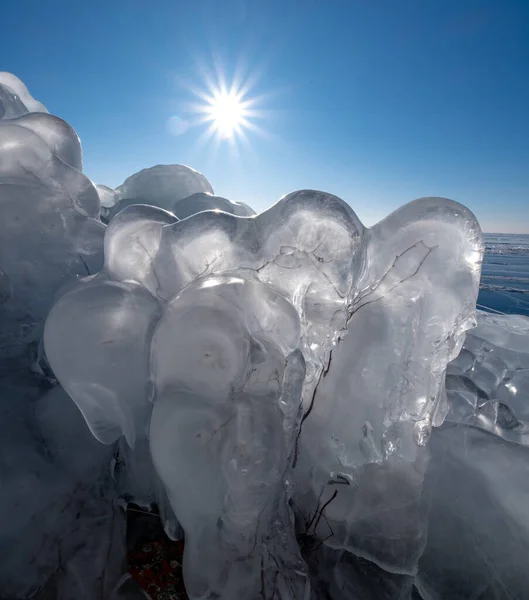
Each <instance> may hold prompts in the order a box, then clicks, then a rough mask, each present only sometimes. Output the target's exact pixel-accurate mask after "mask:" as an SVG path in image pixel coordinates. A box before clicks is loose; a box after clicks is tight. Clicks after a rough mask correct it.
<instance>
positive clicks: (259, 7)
mask: <svg viewBox="0 0 529 600" xmlns="http://www.w3.org/2000/svg"><path fill="white" fill-rule="evenodd" d="M0 30H1V34H0V70H7V71H11V72H13V73H15V74H16V75H18V76H19V77H20V78H21V79H22V80H23V81H24V82H25V83H26V85H27V86H28V87H29V89H30V92H31V93H32V95H33V96H34V97H36V98H38V99H39V100H40V101H42V102H43V103H44V104H45V105H46V106H47V107H48V109H49V110H50V112H52V113H54V114H57V115H59V116H61V117H63V118H64V119H66V120H67V121H68V122H69V123H70V124H71V125H73V127H74V128H75V129H76V130H77V132H78V134H79V135H80V137H81V140H82V143H83V148H84V160H85V172H86V173H87V175H88V176H89V177H91V178H92V179H93V180H94V181H95V182H96V183H105V184H107V185H111V186H112V187H115V186H117V185H119V184H120V183H122V181H123V180H124V179H125V178H126V177H127V176H128V175H131V174H132V173H134V172H136V171H138V170H140V169H142V168H144V167H148V166H152V165H155V164H160V163H161V164H168V163H184V164H188V165H190V166H192V167H194V168H196V169H198V170H199V171H202V172H203V173H204V174H205V175H206V176H207V177H208V179H209V180H210V181H211V183H212V185H213V187H214V189H215V192H216V193H218V194H219V195H223V196H225V197H228V198H230V199H232V200H239V201H244V202H247V203H249V204H251V205H252V206H254V208H256V209H257V210H262V209H264V208H266V207H267V206H268V205H270V204H272V203H273V202H275V201H276V200H277V199H278V198H279V197H280V196H282V195H283V194H285V193H287V192H290V191H293V190H295V189H300V188H315V189H323V190H325V191H329V192H332V193H334V194H336V195H338V196H340V197H341V198H343V199H344V200H346V201H347V202H349V203H350V204H351V206H352V207H353V208H354V209H355V210H356V212H357V213H358V215H359V216H360V218H361V219H362V220H363V221H364V222H365V223H366V224H368V225H371V224H373V223H374V222H376V221H377V220H379V219H380V218H382V217H384V216H385V215H387V214H388V213H389V212H391V211H392V210H394V209H395V208H397V207H398V206H399V205H401V204H403V203H404V202H407V201H408V200H412V199H414V198H417V197H420V196H426V195H438V196H446V197H449V198H453V199H455V200H458V201H460V202H463V203H464V204H466V205H467V206H468V207H469V208H471V209H472V210H473V211H474V212H475V213H476V215H477V216H478V218H479V219H480V221H481V223H482V227H483V229H484V230H485V231H513V232H529V1H528V0H518V1H516V0H472V1H471V0H281V1H278V0H214V1H206V0H189V1H187V0H184V1H181V2H180V1H177V0H172V1H168V0H152V1H151V2H147V1H146V0H126V1H124V0H106V1H104V2H102V1H100V0H90V1H87V2H84V3H82V2H71V0H68V1H62V0H49V1H48V2H42V1H41V0H38V1H36V0H26V1H25V2H19V1H18V0H7V5H6V4H4V5H3V6H2V16H1V23H0ZM219 72H222V73H223V74H224V76H225V78H226V80H227V81H228V82H230V81H231V80H232V79H233V77H234V76H235V75H236V76H237V77H238V78H239V79H240V80H241V81H247V82H249V83H251V86H250V91H249V93H248V97H250V98H251V97H253V98H257V99H259V101H258V104H257V106H258V107H259V109H260V114H259V117H258V118H256V119H255V123H256V124H258V125H259V127H260V129H262V130H263V131H264V133H257V132H256V133H252V132H249V133H248V135H247V138H248V142H247V143H246V144H243V143H242V141H240V140H239V142H237V143H236V144H234V143H229V142H226V141H223V142H221V143H220V144H219V143H215V141H214V140H212V141H211V142H210V143H206V144H204V143H203V142H202V143H201V142H200V140H201V139H202V138H203V133H204V129H205V128H204V126H203V125H193V126H191V127H189V128H188V129H187V131H185V132H184V133H181V134H180V135H174V134H173V133H172V132H171V130H170V128H169V127H168V122H169V120H170V119H171V117H175V116H177V117H179V118H180V119H182V120H184V121H187V122H190V123H192V124H193V123H194V122H195V120H196V115H193V114H192V113H191V112H190V111H189V104H190V102H191V101H193V99H194V97H193V94H192V92H191V91H190V90H191V89H192V88H199V89H205V88H206V80H207V78H208V77H210V78H211V76H212V75H215V74H216V73H219ZM195 100H196V99H195Z"/></svg>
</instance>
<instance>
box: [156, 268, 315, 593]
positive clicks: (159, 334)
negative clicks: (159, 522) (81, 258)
mask: <svg viewBox="0 0 529 600" xmlns="http://www.w3.org/2000/svg"><path fill="white" fill-rule="evenodd" d="M298 339H299V323H298V318H297V314H296V312H295V310H294V309H293V307H292V305H290V304H289V303H288V302H287V301H286V300H285V299H283V298H282V297H281V296H280V295H279V294H278V293H277V292H275V291H274V290H273V289H271V288H269V287H268V286H266V285H265V284H262V283H259V282H256V281H251V282H248V281H245V280H243V279H240V278H236V277H225V278H223V277H214V278H207V279H205V280H203V281H201V282H198V284H197V285H191V286H188V287H187V288H186V289H185V290H184V291H182V293H181V294H179V295H178V296H177V297H176V298H175V299H174V300H172V301H171V303H170V305H169V306H168V307H167V310H166V311H165V313H164V316H163V317H162V319H161V321H160V322H159V324H158V326H157V328H156V332H155V335H154V339H153V345H152V348H153V350H152V353H153V354H152V357H153V364H152V368H153V374H154V379H155V384H156V391H157V399H156V403H155V406H154V410H153V414H152V419H151V429H150V440H151V450H152V454H153V459H154V464H155V466H156V469H157V471H158V473H159V474H160V476H161V478H162V480H163V481H164V483H165V485H166V487H167V490H168V493H169V499H170V501H171V504H172V506H173V508H174V511H175V513H176V515H177V517H178V519H179V521H180V523H181V524H182V526H183V528H184V531H185V539H186V549H185V561H184V576H185V581H186V588H187V591H188V594H189V596H190V597H191V598H203V597H218V598H226V599H228V598H257V597H259V594H262V595H263V597H266V598H271V599H272V598H281V597H283V593H284V592H282V591H280V590H286V589H288V590H289V597H290V598H293V599H294V598H296V599H300V600H302V599H305V598H307V594H308V589H309V588H308V579H307V576H306V575H305V574H304V570H305V569H304V565H303V561H302V559H301V556H300V554H299V550H298V547H297V544H296V541H295V537H294V531H293V527H292V523H291V519H290V515H289V510H288V504H287V490H286V485H285V477H286V471H287V468H288V460H289V449H291V447H292V443H293V435H294V433H295V431H294V430H292V428H288V427H285V425H286V424H287V423H288V420H289V418H290V417H291V414H292V411H293V412H294V414H295V413H296V412H297V408H298V407H299V403H300V400H301V399H300V392H301V388H300V386H297V394H296V393H294V394H289V393H288V390H287V389H285V388H286V387H288V386H292V385H293V384H294V380H295V379H297V380H299V381H301V380H302V378H303V371H301V372H299V371H297V370H296V369H294V370H292V369H285V365H286V364H288V363H289V353H291V352H292V351H293V350H295V348H296V345H297V342H298ZM298 365H299V366H298V368H301V369H302V366H303V365H302V363H298ZM285 377H288V380H285ZM294 387H296V386H294ZM205 490H207V493H205ZM276 588H277V591H274V590H276Z"/></svg>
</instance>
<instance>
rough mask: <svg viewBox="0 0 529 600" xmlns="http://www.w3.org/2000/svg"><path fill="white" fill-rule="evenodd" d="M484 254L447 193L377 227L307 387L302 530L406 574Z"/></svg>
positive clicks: (475, 231) (299, 490) (419, 541)
mask: <svg viewBox="0 0 529 600" xmlns="http://www.w3.org/2000/svg"><path fill="white" fill-rule="evenodd" d="M482 252H483V247H482V241H481V233H480V229H479V226H478V224H477V221H476V220H475V218H474V217H473V215H472V214H471V213H470V212H469V211H467V210H466V209H465V208H463V207H462V206H460V205H457V204H455V203H453V202H450V201H448V200H443V199H439V198H437V199H422V200H418V201H415V202H412V203H410V204H408V205H406V206H404V207H402V208H400V209H399V210H398V211H396V212H395V213H393V214H392V215H390V216H389V217H387V218H386V219H385V220H383V221H381V222H380V223H379V224H378V225H375V227H374V228H373V229H372V230H370V231H369V232H367V233H366V234H365V235H364V241H363V248H362V253H361V254H360V255H359V261H358V262H357V263H356V264H357V265H358V266H356V268H354V267H353V268H354V270H353V274H354V276H353V280H352V284H351V285H352V287H351V291H350V292H349V293H348V295H347V304H346V306H345V307H344V308H345V311H344V312H345V315H344V318H343V321H342V325H341V328H340V329H339V330H338V331H337V333H336V337H335V343H334V345H333V346H331V347H329V349H328V352H327V355H326V356H325V358H324V360H323V361H322V364H321V367H320V368H319V370H318V371H317V372H316V373H317V375H316V377H315V378H314V380H313V381H308V382H306V387H305V399H306V404H305V414H304V417H303V421H302V430H301V437H300V440H299V461H298V462H299V464H298V465H296V469H295V472H294V476H295V478H296V483H297V487H296V494H297V495H296V496H295V500H296V502H297V504H298V505H299V506H300V507H302V511H303V512H304V513H305V514H306V515H311V514H312V515H313V514H316V512H317V511H323V508H325V511H324V513H323V512H322V514H323V515H324V516H325V519H323V518H322V519H319V522H318V525H319V527H316V525H315V524H314V523H312V524H311V527H310V530H309V531H308V532H307V533H311V534H312V535H316V536H317V537H320V538H323V537H326V538H328V540H327V543H328V544H329V545H332V546H333V547H335V548H345V549H348V550H350V551H352V552H354V553H356V554H357V555H358V556H361V557H364V558H368V559H370V560H372V561H374V562H375V563H376V564H378V565H379V566H381V567H383V568H384V569H386V570H388V571H390V572H393V573H401V574H409V575H413V574H414V573H415V572H416V569H417V561H418V559H419V557H420V553H421V551H422V547H423V543H424V539H425V534H426V528H425V523H424V518H423V514H422V511H421V508H420V497H421V489H422V479H423V476H424V468H425V464H426V459H427V452H426V449H425V447H424V444H425V442H426V441H427V438H428V435H429V431H430V430H431V427H432V424H440V423H441V422H442V420H443V418H444V414H445V412H446V403H445V398H444V393H443V392H444V388H443V382H444V372H445V369H446V366H447V363H448V362H449V361H450V360H452V359H453V358H455V357H456V356H457V354H458V352H459V350H460V347H461V344H462V342H463V339H464V332H465V330H467V329H469V328H470V327H472V325H473V323H474V310H475V309H474V307H475V301H476V296H477V291H478V283H479V276H480V265H481V257H482ZM298 495H299V497H298ZM309 521H310V519H308V520H307V522H309ZM330 532H332V535H330Z"/></svg>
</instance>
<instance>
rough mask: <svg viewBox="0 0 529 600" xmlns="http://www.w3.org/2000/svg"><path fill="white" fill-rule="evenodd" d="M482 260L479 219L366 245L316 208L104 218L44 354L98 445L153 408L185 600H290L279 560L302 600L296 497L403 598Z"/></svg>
mask: <svg viewBox="0 0 529 600" xmlns="http://www.w3.org/2000/svg"><path fill="white" fill-rule="evenodd" d="M481 255H482V244H481V234H480V230H479V226H478V225H477V223H476V221H475V219H474V217H473V216H472V215H471V213H469V212H468V211H467V210H466V209H464V208H463V207H462V206H460V205H458V204H456V203H454V202H451V201H449V200H443V199H422V200H418V201H416V202H414V203H411V204H409V205H407V206H405V207H403V208H402V209H400V210H399V211H397V212H396V213H394V214H393V215H391V216H390V217H388V219H386V220H385V221H383V222H381V223H380V224H379V225H377V226H376V227H375V228H373V229H371V230H367V229H365V228H364V227H363V226H362V224H361V223H360V221H359V220H358V218H357V217H356V215H355V214H354V213H353V211H352V210H351V209H350V208H349V207H348V206H347V205H346V204H345V203H344V202H343V201H341V200H340V199H339V198H336V197H334V196H331V195H329V194H325V193H323V192H313V191H301V192H296V193H293V194H290V195H289V196H286V197H285V198H283V199H282V200H280V201H279V202H278V203H277V204H276V205H274V206H273V207H272V208H271V209H269V210H268V211H266V212H264V213H262V214H260V215H257V216H255V217H253V218H245V217H237V216H235V215H231V214H228V213H226V212H200V213H198V214H195V215H192V216H190V217H188V218H186V219H184V220H182V221H177V220H176V218H175V217H174V216H172V214H171V213H168V212H166V211H163V210H161V209H160V208H155V207H152V206H145V205H136V206H129V207H126V208H124V209H123V210H122V211H121V212H120V213H119V214H118V215H117V216H116V217H115V218H114V219H113V220H112V221H111V223H110V226H109V227H108V229H107V231H106V234H105V267H104V269H103V270H102V271H101V272H100V273H99V274H98V275H97V276H96V277H95V278H93V279H92V280H90V281H88V282H87V283H86V284H83V285H82V286H80V287H79V288H78V289H76V290H72V291H71V292H70V293H69V294H67V295H66V296H64V297H63V298H62V299H61V300H60V301H59V303H58V304H57V305H56V306H55V307H54V308H53V310H52V312H51V315H50V318H49V319H48V322H47V325H46V332H45V346H46V351H47V355H48V358H49V360H50V363H51V366H52V368H53V369H54V371H55V373H56V375H57V376H58V378H59V380H60V381H61V383H62V384H63V385H64V386H65V387H66V389H67V390H68V391H69V393H70V395H71V396H72V398H73V399H74V400H75V401H76V403H77V404H78V406H79V407H80V408H81V411H82V412H83V414H84V415H85V418H86V419H87V422H88V424H89V426H90V428H91V429H92V431H94V433H95V434H96V435H97V436H98V437H99V439H101V440H102V441H112V440H114V439H115V438H116V437H117V436H118V435H120V434H121V433H123V434H124V435H125V436H126V437H127V439H128V440H129V442H130V443H131V444H132V443H133V442H134V439H135V435H136V436H137V437H141V436H143V435H144V424H145V422H146V416H147V415H148V414H149V413H150V410H151V409H152V400H154V409H153V412H152V417H151V421H150V434H149V438H150V447H151V453H152V456H153V460H154V465H155V467H156V470H157V472H158V475H159V476H160V478H161V480H162V481H163V482H164V484H165V486H166V488H167V492H168V497H169V501H170V503H171V505H172V508H173V510H174V513H175V515H176V517H177V519H178V520H179V521H180V523H181V524H182V526H183V528H184V531H185V534H186V559H185V566H184V568H185V576H186V582H187V587H188V590H189V592H190V597H192V598H201V597H203V596H204V595H205V594H218V595H219V597H223V598H231V597H235V596H237V597H241V598H242V597H248V598H254V597H257V596H258V595H259V593H260V592H259V590H260V588H261V586H264V587H265V595H266V597H270V598H274V597H276V595H277V597H282V596H281V592H280V591H279V587H280V586H279V583H278V575H277V573H276V571H278V569H277V567H276V566H274V565H275V563H274V561H272V562H270V560H271V559H270V557H269V555H272V556H274V557H275V558H276V560H278V561H279V563H280V564H281V568H280V569H279V572H280V574H281V578H282V579H281V581H283V582H284V581H288V582H290V583H289V585H290V586H291V587H292V590H293V592H292V593H293V596H292V597H295V598H304V597H305V595H306V594H307V593H308V586H307V584H306V576H305V575H303V573H304V572H306V568H305V567H303V563H302V561H301V559H300V554H299V550H298V549H297V545H296V543H295V539H294V536H293V534H292V533H290V534H288V532H289V522H290V517H289V509H288V505H287V498H288V496H289V495H291V496H292V497H291V500H292V502H293V504H294V506H295V507H296V511H297V512H298V522H299V523H301V524H302V529H303V524H305V525H304V527H305V530H304V531H303V532H302V533H303V535H304V536H306V537H309V538H315V539H316V540H320V541H321V542H324V543H325V544H327V545H329V546H332V547H333V548H335V549H342V550H345V551H349V552H354V553H355V554H356V555H358V556H361V557H364V558H368V559H370V560H372V561H374V562H376V563H377V564H378V565H379V567H382V568H384V569H386V570H387V571H389V572H393V573H396V574H401V575H408V580H406V585H408V586H409V576H413V575H414V574H415V573H416V571H417V562H418V559H419V557H420V554H421V551H422V548H423V545H424V539H425V531H426V530H425V523H424V519H423V518H422V513H421V509H420V496H421V491H422V480H423V476H424V470H425V467H426V464H427V452H426V449H425V443H426V441H427V439H428V435H429V432H430V429H431V426H432V424H440V423H441V422H442V421H443V419H444V415H445V413H446V410H447V405H446V398H445V395H444V387H443V382H444V372H445V369H446V366H447V363H448V362H449V361H450V360H451V359H453V358H454V357H455V356H457V354H458V352H459V349H460V346H461V343H462V341H463V337H464V335H463V334H464V332H465V330H466V329H468V328H469V327H471V326H472V325H473V322H474V310H475V308H474V307H475V300H476V294H477V286H478V281H479V274H480V264H481ZM114 286H119V287H118V288H117V289H119V290H120V292H119V294H115V297H111V296H112V294H111V293H110V292H109V291H105V290H110V289H112V290H114ZM88 295H90V298H91V302H97V306H98V309H97V310H94V305H92V304H89V303H84V301H82V300H81V298H84V297H87V296H88ZM140 297H141V298H142V299H143V298H144V299H145V303H146V304H145V305H144V304H143V300H141V302H140V300H139V298H140ZM78 298H79V299H78ZM147 298H149V300H147ZM62 303H68V310H65V308H64V307H63V306H62ZM107 311H108V314H109V315H111V316H109V317H106V316H105V315H106V314H107ZM87 314H88V315H90V316H89V317H86V315H87ZM68 315H71V316H68ZM357 315H358V316H357ZM83 319H84V320H85V321H86V325H81V322H82V321H83ZM114 323H115V324H117V326H118V327H119V334H118V336H117V337H119V340H120V343H122V348H127V353H123V352H122V351H118V352H115V351H114V348H113V344H114V342H113V340H114V337H115V336H114V329H113V327H114V325H113V324H114ZM65 331H68V332H69V336H68V339H66V336H65V335H64V332H65ZM109 333H110V335H109ZM75 340H78V341H75ZM81 342H82V343H81ZM132 351H133V352H134V358H132V357H131V354H130V353H131V352H132ZM149 358H150V361H149ZM131 361H132V362H131ZM107 365H112V368H109V367H108V366H107ZM131 365H135V366H134V367H132V368H131ZM78 369H81V371H82V373H79V371H78ZM147 369H149V371H147ZM305 372H306V373H305ZM147 373H149V375H147ZM88 378H90V381H88ZM142 381H144V382H145V385H143V386H142V385H141V382H142ZM151 382H152V385H153V390H154V395H151V393H150V392H149V387H148V385H146V384H147V383H151ZM373 382H375V383H373ZM134 432H136V434H135V433H134ZM107 436H108V437H107ZM176 457H179V458H176ZM289 482H290V483H289ZM292 482H295V487H294V488H292V487H291V483H292ZM206 490H207V492H206ZM316 515H318V516H317V518H315V516H316ZM278 523H279V524H280V526H279V528H278ZM206 524H207V525H206ZM329 532H332V533H331V535H329ZM205 563H206V564H208V565H209V566H208V568H207V569H204V568H203V565H204V564H205ZM344 564H347V561H345V562H344ZM230 565H231V567H230ZM259 565H260V568H258V567H259ZM244 573H247V575H244ZM403 581H404V580H403ZM285 585H286V584H285ZM277 586H279V587H277ZM274 589H275V590H276V591H273V590H274Z"/></svg>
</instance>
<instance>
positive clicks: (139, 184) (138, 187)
mask: <svg viewBox="0 0 529 600" xmlns="http://www.w3.org/2000/svg"><path fill="white" fill-rule="evenodd" d="M199 192H206V193H208V194H213V188H212V187H211V185H210V183H209V181H208V180H207V179H206V178H205V177H204V175H202V173H199V172H198V171H195V170H194V169H191V168H190V167H186V166H184V165H157V166H156V167H151V168H149V169H143V170H142V171H140V172H139V173H135V174H134V175H131V176H130V177H127V179H125V181H124V183H123V184H122V185H120V186H119V187H118V188H116V190H115V194H116V199H117V200H118V202H117V204H116V205H115V206H114V208H113V209H112V210H111V212H110V215H109V218H111V219H112V218H113V217H114V216H115V215H116V214H117V213H118V212H119V211H120V210H122V209H123V208H125V207H126V206H130V205H131V204H149V205H151V206H158V207H159V208H163V209H165V210H169V211H170V210H171V209H172V208H173V205H174V203H175V202H176V201H177V200H181V199H183V198H187V197H188V196H190V195H191V194H196V193H199Z"/></svg>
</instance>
